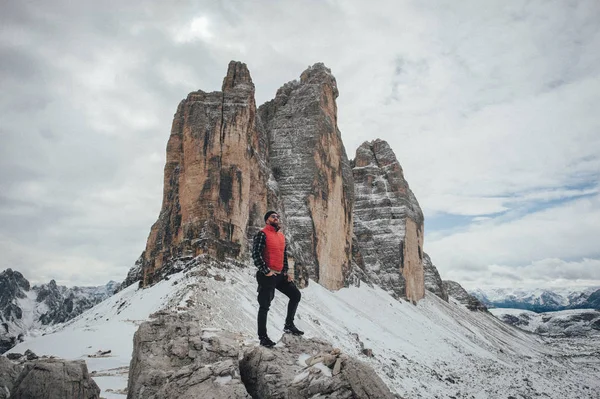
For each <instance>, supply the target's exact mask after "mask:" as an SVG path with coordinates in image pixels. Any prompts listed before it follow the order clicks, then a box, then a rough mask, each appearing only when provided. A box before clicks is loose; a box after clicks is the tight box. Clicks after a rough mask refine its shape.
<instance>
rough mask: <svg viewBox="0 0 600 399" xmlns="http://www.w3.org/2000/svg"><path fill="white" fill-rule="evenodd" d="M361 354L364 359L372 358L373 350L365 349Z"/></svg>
mask: <svg viewBox="0 0 600 399" xmlns="http://www.w3.org/2000/svg"><path fill="white" fill-rule="evenodd" d="M362 354H363V355H365V356H366V357H373V349H369V348H365V349H363V350H362Z"/></svg>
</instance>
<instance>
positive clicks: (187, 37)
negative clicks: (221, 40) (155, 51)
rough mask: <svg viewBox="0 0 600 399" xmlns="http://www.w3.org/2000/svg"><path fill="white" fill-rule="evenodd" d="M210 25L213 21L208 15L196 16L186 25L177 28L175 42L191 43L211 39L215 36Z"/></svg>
mask: <svg viewBox="0 0 600 399" xmlns="http://www.w3.org/2000/svg"><path fill="white" fill-rule="evenodd" d="M210 26H211V21H210V19H209V18H208V17H207V16H206V15H201V16H199V17H195V18H193V19H192V20H191V21H190V22H189V23H188V24H187V25H185V26H184V27H182V28H179V29H176V30H175V32H174V39H175V42H177V43H189V42H193V41H195V40H204V41H209V40H210V39H212V38H213V36H214V35H213V33H212V31H211V29H210Z"/></svg>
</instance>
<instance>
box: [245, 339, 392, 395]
mask: <svg viewBox="0 0 600 399" xmlns="http://www.w3.org/2000/svg"><path fill="white" fill-rule="evenodd" d="M281 342H282V343H283V344H284V345H285V346H284V347H280V346H279V345H278V346H276V347H275V348H273V349H266V348H263V347H260V346H258V347H255V348H252V349H249V350H247V351H246V352H245V353H244V357H243V359H242V360H241V361H240V370H241V373H242V379H243V380H244V382H245V383H246V386H247V388H248V392H250V393H251V394H252V397H253V398H273V399H275V398H282V399H283V398H285V399H300V398H356V399H360V398H365V399H367V398H378V399H386V398H390V399H391V398H394V397H395V396H394V395H393V394H392V393H391V392H390V390H389V389H388V388H387V386H386V385H385V384H384V383H383V381H382V380H381V379H380V378H379V377H378V376H377V374H375V372H374V371H373V369H372V368H371V367H369V366H368V365H366V364H365V363H363V362H360V361H358V360H356V359H354V358H352V357H349V356H346V355H344V354H342V353H340V352H339V350H336V349H334V348H333V347H332V346H331V345H329V344H328V343H326V342H324V341H320V340H317V339H306V338H301V337H296V336H293V335H289V334H285V335H284V336H283V338H282V340H281Z"/></svg>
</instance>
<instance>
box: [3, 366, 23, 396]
mask: <svg viewBox="0 0 600 399" xmlns="http://www.w3.org/2000/svg"><path fill="white" fill-rule="evenodd" d="M20 371H21V368H20V367H19V366H18V365H16V364H14V363H13V362H11V361H10V360H8V359H7V358H6V357H4V356H0V399H6V398H9V397H10V394H11V392H12V391H13V386H14V385H15V381H16V380H17V377H18V376H19V372H20Z"/></svg>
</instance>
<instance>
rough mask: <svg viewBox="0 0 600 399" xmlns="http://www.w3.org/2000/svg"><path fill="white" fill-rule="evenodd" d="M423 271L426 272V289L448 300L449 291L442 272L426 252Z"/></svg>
mask: <svg viewBox="0 0 600 399" xmlns="http://www.w3.org/2000/svg"><path fill="white" fill-rule="evenodd" d="M423 273H424V274H425V289H426V290H427V291H430V292H433V293H434V294H435V295H437V296H439V297H440V298H442V299H443V300H444V301H446V302H448V293H447V292H446V288H445V287H444V282H443V281H442V278H441V277H440V273H439V272H438V270H437V268H436V267H435V265H434V264H433V262H432V261H431V258H430V257H429V255H427V254H426V253H424V254H423Z"/></svg>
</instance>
